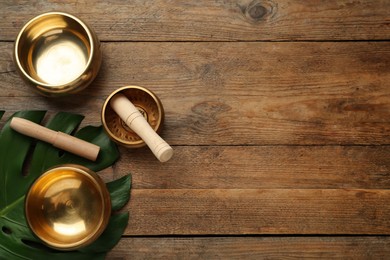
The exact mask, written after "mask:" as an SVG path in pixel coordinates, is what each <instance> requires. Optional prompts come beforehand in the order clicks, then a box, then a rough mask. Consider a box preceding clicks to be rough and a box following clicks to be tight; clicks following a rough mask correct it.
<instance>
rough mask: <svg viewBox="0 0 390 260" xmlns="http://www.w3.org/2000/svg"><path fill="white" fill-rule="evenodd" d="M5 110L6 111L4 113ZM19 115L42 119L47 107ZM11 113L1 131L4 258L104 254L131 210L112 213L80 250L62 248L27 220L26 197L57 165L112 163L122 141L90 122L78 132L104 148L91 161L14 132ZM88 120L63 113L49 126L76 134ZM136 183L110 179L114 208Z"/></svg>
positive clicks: (0, 247) (0, 254) (0, 246)
mask: <svg viewBox="0 0 390 260" xmlns="http://www.w3.org/2000/svg"><path fill="white" fill-rule="evenodd" d="M2 114H3V113H1V111H0V117H1V116H2ZM13 116H18V117H22V118H26V119H28V120H31V121H33V122H36V123H39V122H40V121H41V120H42V119H43V117H44V116H45V111H21V112H17V113H15V114H14V115H13ZM11 118H12V117H11ZM11 118H9V119H8V121H7V123H6V124H5V125H4V127H3V129H2V131H1V133H0V259H44V258H50V259H51V258H54V259H86V258H87V259H104V257H105V254H106V253H107V251H109V250H110V249H112V247H114V246H115V244H116V243H117V242H118V241H119V239H120V238H121V235H122V233H123V231H124V230H125V228H126V226H127V223H128V213H122V214H114V215H112V216H111V218H110V220H109V224H108V226H107V228H106V230H105V231H104V232H103V234H102V235H101V236H100V237H99V238H98V239H97V240H96V241H95V242H94V243H93V244H91V245H89V246H87V247H85V248H81V249H79V250H78V251H71V252H69V251H57V250H54V249H51V248H48V247H47V246H45V245H43V244H42V243H41V242H40V240H39V239H38V238H36V237H35V236H34V234H33V233H32V232H31V230H30V228H29V227H28V225H27V221H26V219H25V214H24V197H25V194H26V193H27V191H28V189H29V187H30V186H31V184H32V182H33V181H34V180H35V179H36V178H37V177H39V176H40V174H42V173H43V172H44V171H46V170H47V169H48V168H50V167H53V166H55V165H58V164H65V163H75V164H80V165H84V166H86V167H88V168H90V169H91V170H93V171H96V172H97V171H99V170H102V169H104V168H106V167H109V166H110V165H112V164H113V163H114V162H115V161H116V160H117V159H118V157H119V152H118V149H117V147H116V145H115V144H114V143H113V142H112V141H111V140H110V139H109V138H108V137H107V135H106V134H105V133H104V131H103V129H102V127H93V126H87V127H84V128H83V129H81V130H79V131H78V132H76V134H75V136H77V137H79V138H81V139H84V140H87V141H89V142H92V143H95V144H97V145H99V146H100V147H101V151H100V153H99V157H98V159H97V160H96V162H91V161H88V160H86V159H82V158H79V157H77V156H75V155H72V154H69V153H64V152H62V151H60V150H58V149H57V148H54V147H53V146H52V145H50V144H47V143H44V142H40V141H38V142H36V141H35V140H33V139H32V138H29V137H26V136H23V135H21V134H19V133H17V132H15V131H13V130H12V129H11V128H10V127H9V121H10V119H11ZM82 120H83V116H81V115H77V114H70V113H58V114H57V115H55V116H54V117H53V118H52V119H51V120H50V121H49V122H48V123H47V125H46V127H48V128H50V129H53V130H57V131H62V132H66V133H73V132H75V130H76V128H77V127H78V126H79V125H80V123H81V122H82ZM34 147H35V149H34ZM31 154H32V156H30V155H31ZM30 160H31V161H30ZM25 161H26V162H25ZM25 165H29V169H28V170H26V169H24V168H26V167H25ZM26 173H27V174H26ZM130 184H131V177H130V176H125V177H122V178H121V179H118V180H115V181H113V182H110V183H107V187H108V190H109V192H110V196H111V200H112V208H113V210H118V209H120V208H122V207H123V206H124V205H125V204H126V203H127V201H128V199H129V196H130Z"/></svg>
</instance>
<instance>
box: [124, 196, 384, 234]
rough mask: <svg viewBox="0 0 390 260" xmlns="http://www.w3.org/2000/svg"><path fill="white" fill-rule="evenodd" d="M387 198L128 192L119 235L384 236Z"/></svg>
mask: <svg viewBox="0 0 390 260" xmlns="http://www.w3.org/2000/svg"><path fill="white" fill-rule="evenodd" d="M389 199H390V191H389V190H363V189H360V190H347V189H322V190H321V189H283V190H280V189H252V190H250V189H234V190H223V189H212V190H209V189H204V190H195V189H178V190H177V189H176V190H157V189H156V190H150V189H148V190H144V189H133V190H132V193H131V199H130V203H129V204H128V209H129V211H130V219H129V225H128V226H127V229H126V230H125V234H124V235H209V234H214V235H228V234H229V235H234V234H247V235H250V234H251V235H253V234H280V235H281V234H314V235H318V234H351V235H353V234H355V235H361V234H371V235H380V234H384V235H385V234H389V232H390V219H389V217H388V216H389V214H390V206H389V203H388V202H389Z"/></svg>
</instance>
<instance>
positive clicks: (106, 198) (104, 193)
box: [24, 164, 112, 251]
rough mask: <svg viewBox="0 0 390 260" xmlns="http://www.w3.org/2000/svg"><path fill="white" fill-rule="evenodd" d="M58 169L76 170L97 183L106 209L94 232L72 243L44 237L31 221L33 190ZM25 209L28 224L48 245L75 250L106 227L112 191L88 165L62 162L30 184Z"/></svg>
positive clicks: (91, 240) (93, 238) (86, 243)
mask: <svg viewBox="0 0 390 260" xmlns="http://www.w3.org/2000/svg"><path fill="white" fill-rule="evenodd" d="M58 170H71V171H74V172H77V173H78V174H82V175H83V176H87V178H89V179H90V180H92V182H93V183H94V184H95V187H96V189H97V190H98V191H99V195H100V196H101V198H102V201H103V206H104V209H103V210H102V217H101V219H100V221H99V224H98V225H97V226H96V228H94V229H93V232H91V233H90V234H88V235H87V236H85V237H84V238H82V239H80V240H78V241H76V242H71V243H57V242H53V241H51V240H49V239H47V238H46V237H43V236H42V235H40V234H38V233H37V232H36V229H35V226H34V224H33V223H32V221H31V217H30V214H31V213H30V214H29V212H31V211H30V210H29V202H30V201H31V199H32V197H33V196H32V194H33V193H32V192H33V188H34V187H35V186H36V185H38V184H39V183H40V181H42V179H44V178H45V177H47V176H48V175H51V174H55V172H56V171H58ZM24 210H25V212H24V213H25V217H26V220H27V224H28V226H29V227H30V229H31V231H32V232H33V233H34V234H35V235H36V236H37V237H38V238H39V239H40V240H41V241H42V242H43V243H44V244H45V245H47V246H49V247H51V248H54V249H57V250H64V251H68V250H75V249H78V248H81V247H84V246H87V245H89V244H91V243H93V242H94V241H95V240H96V239H97V238H98V237H99V236H100V235H101V234H102V233H103V231H104V230H105V229H106V227H107V225H108V222H109V219H110V216H111V211H112V210H111V197H110V193H109V192H108V189H107V187H106V184H105V183H104V182H103V180H102V179H101V178H100V176H99V175H98V174H97V173H95V172H94V171H92V170H90V169H88V168H87V167H84V166H82V165H78V164H62V165H57V166H54V167H51V168H49V169H48V170H46V171H45V172H44V173H43V174H41V175H40V176H39V177H38V178H37V179H36V180H35V181H34V182H33V183H32V185H31V186H30V188H29V190H28V192H27V194H26V197H25V201H24Z"/></svg>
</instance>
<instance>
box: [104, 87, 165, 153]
mask: <svg viewBox="0 0 390 260" xmlns="http://www.w3.org/2000/svg"><path fill="white" fill-rule="evenodd" d="M117 93H121V94H123V95H125V96H126V97H127V98H128V99H129V100H130V101H131V102H132V103H133V104H134V106H135V107H136V108H138V110H139V111H140V112H141V114H142V115H143V116H144V118H145V119H146V121H148V123H149V124H150V126H151V127H152V128H153V130H154V131H156V132H157V133H158V132H160V130H161V128H162V125H163V122H164V109H163V106H162V103H161V101H160V99H159V98H158V97H157V96H156V95H155V94H154V93H153V92H152V91H150V90H149V89H147V88H144V87H139V86H126V87H122V88H119V89H117V90H115V91H114V92H112V93H111V94H110V95H109V96H108V97H107V99H106V101H105V102H104V104H103V108H102V113H101V117H102V125H103V127H104V129H105V131H106V132H107V134H108V136H109V137H110V138H111V139H112V140H113V141H114V142H116V143H118V144H120V145H122V146H125V147H128V148H139V147H142V146H145V142H144V141H143V140H142V139H141V138H140V137H139V136H138V135H137V134H136V133H134V132H133V130H131V129H130V128H129V127H128V126H127V125H126V124H125V122H123V120H122V119H121V118H120V117H119V116H118V115H117V114H116V113H115V111H114V110H113V109H112V108H111V106H110V100H111V98H112V97H113V96H114V95H115V94H117Z"/></svg>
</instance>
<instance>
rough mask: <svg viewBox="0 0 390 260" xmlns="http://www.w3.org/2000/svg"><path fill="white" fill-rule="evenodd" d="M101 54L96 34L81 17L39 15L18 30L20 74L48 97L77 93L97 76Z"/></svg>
mask: <svg viewBox="0 0 390 260" xmlns="http://www.w3.org/2000/svg"><path fill="white" fill-rule="evenodd" d="M101 59H102V54H101V50H100V43H99V40H98V38H97V36H96V34H95V33H94V32H93V31H92V29H91V28H89V27H88V26H87V25H86V24H85V23H84V22H83V21H81V20H80V19H79V18H77V17H75V16H73V15H70V14H67V13H60V12H50V13H45V14H42V15H39V16H37V17H35V18H33V19H32V20H30V21H29V22H27V23H26V24H25V25H24V27H23V28H22V29H21V31H20V32H19V35H18V36H17V38H16V41H15V48H14V60H15V64H16V68H17V69H18V71H19V73H20V75H21V77H22V78H23V79H24V80H25V81H26V82H27V83H29V85H31V86H32V87H33V88H34V89H36V90H37V91H38V92H39V93H41V94H43V95H45V96H59V95H65V94H71V93H75V92H77V91H80V90H82V89H84V88H85V87H87V86H88V85H89V84H90V83H91V82H92V81H93V79H94V78H95V77H96V75H97V73H98V71H99V68H100V64H101Z"/></svg>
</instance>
